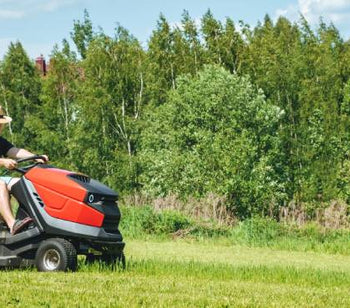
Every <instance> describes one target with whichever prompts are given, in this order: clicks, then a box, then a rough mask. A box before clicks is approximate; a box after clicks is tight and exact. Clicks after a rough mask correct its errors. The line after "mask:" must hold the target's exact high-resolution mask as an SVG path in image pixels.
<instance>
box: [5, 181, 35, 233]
mask: <svg viewBox="0 0 350 308" xmlns="http://www.w3.org/2000/svg"><path fill="white" fill-rule="evenodd" d="M18 181H19V178H8V177H1V178H0V214H1V216H2V217H3V219H4V220H5V222H6V223H7V226H8V227H9V228H10V232H11V234H16V233H18V232H20V231H21V230H22V229H23V228H24V227H26V226H27V225H28V224H30V223H31V222H32V221H33V219H32V218H30V217H26V218H24V219H22V220H18V219H17V220H16V219H15V218H14V216H13V212H12V208H11V203H10V191H11V188H12V186H13V185H14V184H16V183H17V182H18Z"/></svg>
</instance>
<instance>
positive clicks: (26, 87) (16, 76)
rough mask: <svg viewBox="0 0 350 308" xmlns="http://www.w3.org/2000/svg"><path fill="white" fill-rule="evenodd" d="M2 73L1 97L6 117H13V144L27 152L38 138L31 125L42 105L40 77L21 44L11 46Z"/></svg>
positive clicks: (11, 130)
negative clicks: (26, 149) (25, 149)
mask: <svg viewBox="0 0 350 308" xmlns="http://www.w3.org/2000/svg"><path fill="white" fill-rule="evenodd" d="M0 71H1V78H0V83H1V85H0V93H1V95H0V97H1V99H2V101H3V104H4V107H5V109H6V112H7V114H8V115H10V116H11V117H13V121H12V122H11V125H10V129H9V133H10V140H11V141H12V142H14V143H15V144H16V145H18V146H26V147H27V148H28V147H30V146H31V145H33V139H35V134H36V132H35V131H32V130H31V129H30V123H31V122H32V121H34V118H35V114H36V112H37V111H38V110H39V109H40V105H41V102H40V99H39V95H40V77H39V73H38V72H37V70H36V68H35V66H34V63H33V62H32V61H31V60H29V58H28V55H27V54H26V52H25V50H24V49H23V47H22V44H21V43H20V42H16V43H11V44H10V46H9V49H8V52H7V53H6V55H5V57H4V61H3V62H2V63H1V68H0Z"/></svg>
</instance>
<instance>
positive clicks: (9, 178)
mask: <svg viewBox="0 0 350 308" xmlns="http://www.w3.org/2000/svg"><path fill="white" fill-rule="evenodd" d="M12 179H13V177H10V176H0V181H3V182H5V183H6V185H8V184H9V183H10V182H11V180H12Z"/></svg>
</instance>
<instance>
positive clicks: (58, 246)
mask: <svg viewBox="0 0 350 308" xmlns="http://www.w3.org/2000/svg"><path fill="white" fill-rule="evenodd" d="M77 261H78V260H77V251H76V249H75V247H74V245H73V244H72V243H71V242H69V241H67V240H65V239H62V238H51V239H48V240H45V241H43V242H42V243H41V245H40V246H39V248H38V250H37V252H36V255H35V264H36V267H37V269H38V271H39V272H58V271H63V272H66V271H69V270H70V271H75V270H76V269H77V263H78V262H77Z"/></svg>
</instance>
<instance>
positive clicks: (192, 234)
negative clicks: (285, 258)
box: [120, 206, 350, 255]
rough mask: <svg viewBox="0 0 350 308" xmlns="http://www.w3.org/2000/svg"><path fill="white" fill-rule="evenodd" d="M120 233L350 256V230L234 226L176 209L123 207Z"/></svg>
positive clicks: (250, 222) (256, 222)
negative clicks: (192, 216)
mask: <svg viewBox="0 0 350 308" xmlns="http://www.w3.org/2000/svg"><path fill="white" fill-rule="evenodd" d="M121 211H122V220H121V226H120V228H121V231H122V233H123V235H124V237H126V238H147V237H157V238H174V239H176V238H191V239H196V240H215V241H222V242H225V243H227V244H232V245H237V244H238V245H246V246H252V247H271V248H276V249H283V250H297V251H318V252H326V253H339V254H344V255H350V241H349V239H350V230H348V229H330V228H326V227H323V226H321V225H319V224H317V223H314V222H310V223H307V224H304V225H298V224H293V223H281V222H276V221H275V220H273V219H270V218H260V217H253V218H251V219H247V220H245V221H243V222H239V223H236V224H235V225H223V224H221V223H218V222H217V221H215V220H202V219H194V218H191V217H188V216H186V215H185V214H183V213H181V212H179V211H174V210H163V211H159V210H155V209H154V208H153V207H151V206H141V207H131V206H122V207H121Z"/></svg>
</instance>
